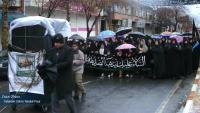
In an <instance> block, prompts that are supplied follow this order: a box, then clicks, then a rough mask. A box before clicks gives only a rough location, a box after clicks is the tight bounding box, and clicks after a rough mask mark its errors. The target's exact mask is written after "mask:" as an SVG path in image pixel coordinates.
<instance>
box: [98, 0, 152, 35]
mask: <svg viewBox="0 0 200 113" xmlns="http://www.w3.org/2000/svg"><path fill="white" fill-rule="evenodd" d="M108 12H109V11H108ZM107 16H109V17H108V18H109V19H107V21H106V17H107ZM152 16H153V9H152V8H150V7H146V6H140V5H139V4H138V2H137V1H134V2H131V3H129V4H126V5H121V4H114V5H113V6H112V7H111V9H110V13H109V14H107V15H106V17H105V15H104V16H103V18H101V24H102V23H103V24H106V25H101V28H100V29H101V30H103V29H111V30H116V29H117V28H119V27H132V28H133V31H139V32H143V33H145V34H152V32H154V31H152V28H151V27H152ZM105 21H106V22H105Z"/></svg>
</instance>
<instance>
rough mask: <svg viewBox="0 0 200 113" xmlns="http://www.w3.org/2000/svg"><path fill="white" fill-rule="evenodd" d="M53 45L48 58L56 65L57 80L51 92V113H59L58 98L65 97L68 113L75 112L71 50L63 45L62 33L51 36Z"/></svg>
mask: <svg viewBox="0 0 200 113" xmlns="http://www.w3.org/2000/svg"><path fill="white" fill-rule="evenodd" d="M53 41H54V46H55V47H53V48H52V49H51V50H50V53H49V58H48V60H49V61H50V62H52V64H53V65H55V66H57V74H58V75H57V80H56V83H55V87H54V90H53V93H52V97H51V98H52V99H51V107H52V113H59V100H61V99H65V101H66V103H67V105H68V108H69V109H70V113H77V111H76V106H75V102H74V99H73V98H72V91H73V90H74V89H75V82H74V76H73V72H72V61H73V57H74V52H73V50H72V49H71V48H70V47H69V46H67V45H64V38H63V36H62V34H60V33H58V34H56V35H55V36H54V37H53Z"/></svg>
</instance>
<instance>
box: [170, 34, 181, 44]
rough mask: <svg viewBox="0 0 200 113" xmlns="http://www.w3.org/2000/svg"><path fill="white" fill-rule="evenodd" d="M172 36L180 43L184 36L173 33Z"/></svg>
mask: <svg viewBox="0 0 200 113" xmlns="http://www.w3.org/2000/svg"><path fill="white" fill-rule="evenodd" d="M170 38H174V39H176V41H177V42H178V43H180V42H182V41H183V36H179V35H173V36H170Z"/></svg>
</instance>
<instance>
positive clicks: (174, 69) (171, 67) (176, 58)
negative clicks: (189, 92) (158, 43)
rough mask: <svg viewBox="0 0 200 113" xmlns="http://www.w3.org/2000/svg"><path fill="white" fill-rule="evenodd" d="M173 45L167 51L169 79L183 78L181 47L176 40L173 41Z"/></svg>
mask: <svg viewBox="0 0 200 113" xmlns="http://www.w3.org/2000/svg"><path fill="white" fill-rule="evenodd" d="M171 40H172V44H171V46H169V47H168V50H167V63H168V65H167V66H168V67H167V69H168V70H167V72H168V77H172V78H182V77H181V70H180V69H181V68H180V64H181V47H180V45H179V44H178V43H177V41H176V39H171Z"/></svg>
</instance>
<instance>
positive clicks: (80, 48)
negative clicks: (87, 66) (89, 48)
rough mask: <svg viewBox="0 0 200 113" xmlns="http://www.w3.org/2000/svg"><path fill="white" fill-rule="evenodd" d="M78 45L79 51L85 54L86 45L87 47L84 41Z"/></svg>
mask: <svg viewBox="0 0 200 113" xmlns="http://www.w3.org/2000/svg"><path fill="white" fill-rule="evenodd" d="M78 45H79V50H81V51H82V52H83V53H84V54H85V48H86V47H85V46H86V45H85V43H84V41H83V40H80V41H79V43H78Z"/></svg>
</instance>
